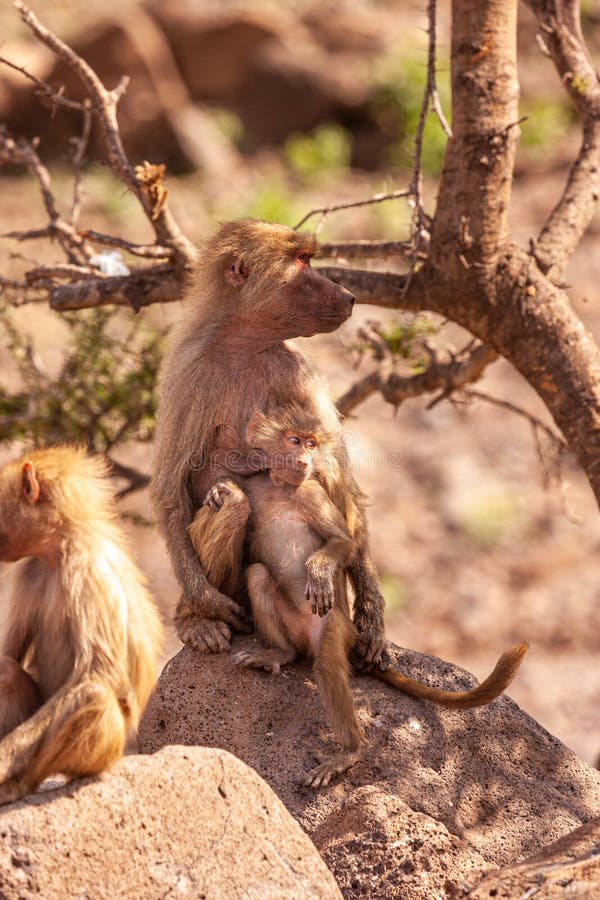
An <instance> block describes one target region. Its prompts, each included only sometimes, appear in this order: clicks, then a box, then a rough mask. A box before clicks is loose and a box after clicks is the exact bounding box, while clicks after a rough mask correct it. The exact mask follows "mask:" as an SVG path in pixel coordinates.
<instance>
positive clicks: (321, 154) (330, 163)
mask: <svg viewBox="0 0 600 900" xmlns="http://www.w3.org/2000/svg"><path fill="white" fill-rule="evenodd" d="M351 151H352V139H351V137H350V135H349V134H348V132H347V131H346V130H345V129H344V128H342V127H341V125H336V124H334V123H329V124H326V125H320V126H319V127H318V128H315V130H314V131H312V132H311V133H310V134H292V135H290V136H289V138H288V139H287V140H286V142H285V144H284V147H283V155H284V158H285V160H286V161H287V163H288V164H289V166H290V167H291V169H292V170H293V171H294V173H295V174H296V175H297V176H298V177H299V178H300V179H301V180H302V181H304V182H305V183H311V182H315V181H318V180H319V179H320V178H322V177H323V176H324V175H331V174H335V173H337V172H340V171H342V170H344V169H346V168H348V166H349V164H350V155H351Z"/></svg>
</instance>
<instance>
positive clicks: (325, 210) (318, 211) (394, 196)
mask: <svg viewBox="0 0 600 900" xmlns="http://www.w3.org/2000/svg"><path fill="white" fill-rule="evenodd" d="M11 2H12V0H11ZM412 193H413V192H412V190H411V189H410V188H407V189H404V190H401V191H389V192H388V193H382V194H374V195H373V196H372V197H369V198H368V199H367V200H353V201H350V202H347V203H333V204H331V205H330V206H318V207H316V208H315V209H311V211H310V212H308V213H307V214H306V215H305V216H304V218H302V219H300V221H299V222H298V224H297V225H294V228H295V229H296V230H297V229H298V228H302V226H303V225H304V224H305V223H306V222H308V220H309V219H311V218H312V217H313V216H317V215H321V216H327V215H329V213H332V212H338V210H340V209H356V208H357V207H359V206H371V205H372V204H373V203H383V202H384V201H385V200H398V199H399V198H401V197H410V196H412Z"/></svg>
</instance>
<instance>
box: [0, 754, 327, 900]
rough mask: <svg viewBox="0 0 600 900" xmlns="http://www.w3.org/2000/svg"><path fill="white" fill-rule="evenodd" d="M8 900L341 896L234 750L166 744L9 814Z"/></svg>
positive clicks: (1, 890) (2, 877) (2, 830)
mask: <svg viewBox="0 0 600 900" xmlns="http://www.w3.org/2000/svg"><path fill="white" fill-rule="evenodd" d="M0 838H1V840H0V897H2V898H6V900H13V898H28V897H33V896H36V897H44V898H45V900H58V898H60V900H66V898H75V897H76V898H78V900H88V898H89V900H91V898H92V897H93V898H94V900H103V898H111V900H112V898H114V897H143V898H144V900H153V898H156V900H158V898H164V897H190V898H192V897H193V898H202V897H205V898H216V897H223V898H224V897H231V898H237V897H239V898H242V897H243V898H244V900H264V898H267V900H269V898H277V900H279V898H287V900H296V898H305V900H308V898H311V900H316V898H319V900H320V898H332V900H333V898H336V897H337V898H339V897H340V893H339V891H338V889H337V887H336V885H335V882H334V880H333V878H332V876H331V874H330V873H329V872H328V871H327V868H326V866H325V864H324V863H323V861H322V860H321V859H320V857H319V854H318V853H317V851H316V850H315V848H314V846H313V845H312V844H311V842H310V841H309V839H308V838H307V837H306V835H305V834H304V833H303V832H302V830H301V828H300V827H299V826H298V825H297V823H296V822H294V820H293V819H292V817H291V816H290V815H289V813H287V812H286V810H285V809H284V807H283V806H282V804H281V803H280V801H279V800H278V799H277V797H275V796H274V794H273V792H272V791H271V790H270V789H269V788H268V787H267V785H266V784H265V783H264V782H263V781H262V780H261V779H260V778H258V777H257V775H256V773H254V772H252V771H251V770H250V769H248V767H247V766H245V765H243V764H242V763H240V762H239V760H237V759H235V758H234V757H233V756H231V755H230V754H228V753H224V752H222V751H218V750H207V749H204V748H199V747H194V748H191V747H168V748H166V749H164V750H162V751H161V752H160V753H158V754H156V755H155V756H152V757H149V756H146V757H139V756H137V757H136V756H130V757H127V758H126V759H123V760H121V761H120V762H119V764H118V765H117V766H115V768H114V769H113V770H112V771H110V772H107V773H105V774H104V775H103V776H102V777H101V778H100V779H92V778H87V779H84V780H82V781H76V782H72V783H71V784H70V785H67V786H65V787H61V788H58V789H56V790H52V791H42V792H41V793H39V794H35V795H33V796H32V797H29V798H27V799H26V800H23V801H21V802H20V803H17V804H15V805H14V806H10V807H5V808H4V809H3V810H2V812H1V813H0Z"/></svg>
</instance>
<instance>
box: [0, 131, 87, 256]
mask: <svg viewBox="0 0 600 900" xmlns="http://www.w3.org/2000/svg"><path fill="white" fill-rule="evenodd" d="M0 164H4V165H7V164H12V165H17V166H26V167H27V168H28V169H29V171H30V172H31V173H32V174H33V175H35V177H36V179H37V182H38V184H39V186H40V191H41V194H42V199H43V201H44V206H45V208H46V212H47V214H48V218H49V219H50V223H49V225H48V226H46V229H45V231H46V233H47V234H48V235H49V236H51V237H55V238H56V239H57V240H58V242H59V243H60V245H61V247H62V248H63V250H64V252H65V254H66V255H67V258H68V259H69V261H70V262H71V263H73V264H75V265H77V264H80V263H84V264H85V263H86V262H87V259H88V257H89V255H90V254H89V252H88V251H87V248H86V246H85V242H84V241H83V239H82V238H81V237H80V235H79V234H78V233H77V231H76V230H75V228H73V226H72V225H70V224H69V223H68V222H65V221H64V219H63V218H62V217H61V215H60V213H59V212H58V209H57V206H56V201H55V199H54V194H53V192H52V179H51V178H50V173H49V171H48V169H47V168H46V166H45V165H44V164H43V163H42V161H41V159H40V157H39V156H38V153H37V150H36V147H35V143H34V142H30V141H27V140H25V138H19V139H18V140H15V139H14V138H13V137H12V136H11V135H10V134H9V133H8V131H7V129H6V128H5V127H4V126H2V125H0ZM42 233H43V232H42V231H40V230H39V229H38V230H36V232H35V236H36V237H39V236H41V235H42ZM17 234H19V237H18V239H19V240H26V239H29V238H30V236H31V234H32V233H31V232H29V233H27V232H21V233H17Z"/></svg>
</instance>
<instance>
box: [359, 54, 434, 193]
mask: <svg viewBox="0 0 600 900" xmlns="http://www.w3.org/2000/svg"><path fill="white" fill-rule="evenodd" d="M425 54H426V51H425V48H421V49H417V50H415V49H411V50H407V48H405V47H403V48H402V49H397V50H396V52H395V53H394V54H393V55H391V56H389V57H388V58H387V59H386V60H385V61H384V62H383V63H382V64H381V67H380V70H379V72H378V73H377V77H376V87H375V90H374V93H373V96H372V99H371V104H370V107H371V110H370V111H371V115H372V116H373V119H374V120H375V122H376V123H377V125H378V127H379V128H380V130H381V131H382V133H383V134H384V135H386V136H387V137H388V138H389V141H390V144H389V147H388V162H389V163H390V164H391V165H394V166H403V167H409V168H412V165H413V153H414V138H415V134H416V131H417V125H418V121H419V112H420V109H421V103H422V100H423V92H424V90H425V85H426V81H427V66H426V55H425ZM436 79H437V86H438V94H439V96H440V101H441V104H442V108H443V109H444V111H446V110H448V109H449V108H450V77H449V72H448V68H447V67H442V68H438V70H437V72H436ZM446 142H447V137H446V135H445V133H444V131H443V129H442V127H441V125H440V123H439V122H438V120H437V117H436V116H435V115H432V114H429V115H428V117H427V120H426V124H425V132H424V138H423V149H422V156H421V161H422V166H423V172H424V173H425V174H426V175H430V176H432V177H437V176H438V175H439V174H440V172H441V169H442V162H443V159H444V152H445V149H446Z"/></svg>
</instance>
